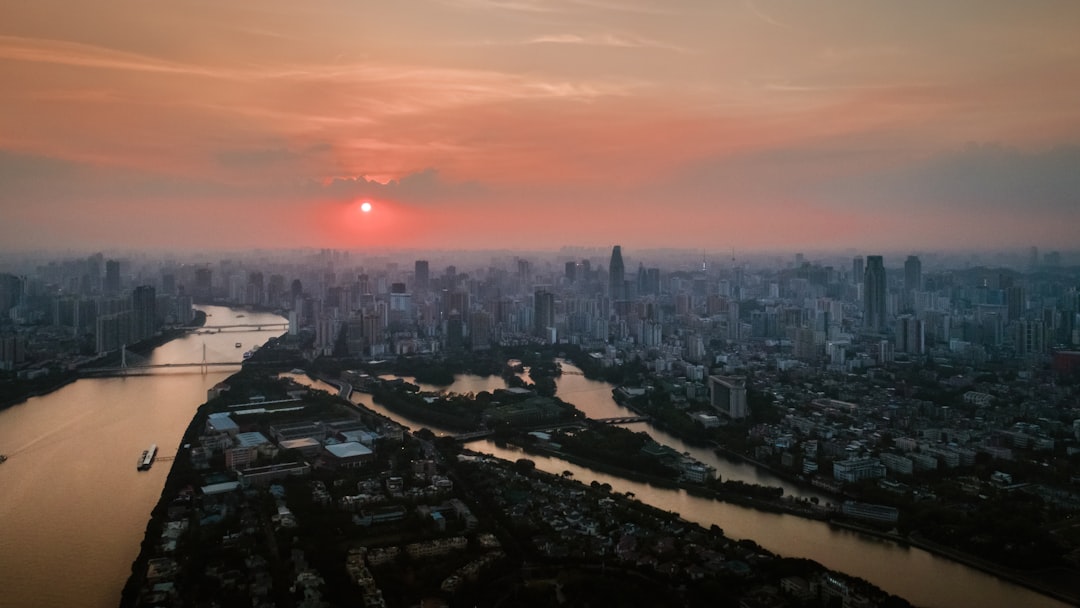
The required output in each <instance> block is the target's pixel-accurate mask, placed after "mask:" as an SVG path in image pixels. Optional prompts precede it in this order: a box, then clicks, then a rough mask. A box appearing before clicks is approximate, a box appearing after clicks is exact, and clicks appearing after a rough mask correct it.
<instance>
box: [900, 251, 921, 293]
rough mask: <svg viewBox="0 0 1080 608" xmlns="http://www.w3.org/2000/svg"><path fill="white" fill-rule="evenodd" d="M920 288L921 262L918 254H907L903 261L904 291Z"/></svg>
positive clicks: (919, 289) (909, 291)
mask: <svg viewBox="0 0 1080 608" xmlns="http://www.w3.org/2000/svg"><path fill="white" fill-rule="evenodd" d="M921 290H922V262H920V261H919V256H917V255H909V256H908V257H907V261H905V262H904V292H905V293H911V292H912V291H921Z"/></svg>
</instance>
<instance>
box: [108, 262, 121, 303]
mask: <svg viewBox="0 0 1080 608" xmlns="http://www.w3.org/2000/svg"><path fill="white" fill-rule="evenodd" d="M105 293H106V294H107V295H110V296H115V295H116V294H118V293H120V262H117V261H116V260H108V261H106V262H105Z"/></svg>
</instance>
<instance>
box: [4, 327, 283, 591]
mask: <svg viewBox="0 0 1080 608" xmlns="http://www.w3.org/2000/svg"><path fill="white" fill-rule="evenodd" d="M205 310H206V311H207V312H208V313H209V314H210V315H211V316H209V317H207V320H206V322H207V325H234V324H242V323H263V322H276V323H279V324H280V323H282V322H283V321H284V320H283V319H282V318H281V317H278V316H276V315H272V314H265V313H253V312H246V313H245V312H244V311H239V310H237V311H233V310H230V309H228V308H222V307H216V306H210V307H206V308H205ZM281 333H282V331H281V329H280V328H277V329H275V330H273V331H270V330H264V331H222V332H221V333H215V334H194V333H193V334H188V335H187V336H184V337H182V338H179V339H177V340H173V341H171V342H169V343H167V344H165V345H163V346H161V347H159V348H157V349H155V350H154V351H153V354H152V355H151V357H150V361H149V362H150V363H189V362H199V361H202V360H203V345H204V344H205V345H206V360H207V361H221V362H239V361H240V360H241V357H242V355H243V352H244V351H245V350H247V349H250V348H251V347H252V346H255V345H261V344H263V343H265V342H266V341H267V340H268V339H269V338H270V337H272V336H275V335H280V334H281ZM236 342H240V343H241V344H242V346H241V347H240V348H237V347H236V346H235V344H236ZM129 363H130V362H129ZM209 369H210V370H211V371H210V372H209V373H205V374H204V373H201V372H199V368H188V369H186V371H183V370H170V371H168V372H161V373H156V374H154V375H152V376H129V377H125V378H94V379H82V380H79V381H77V382H75V383H73V384H69V385H67V386H65V387H64V388H62V389H60V390H58V391H55V392H53V393H50V394H48V395H45V396H43V397H36V398H33V399H30V400H29V401H27V402H26V403H23V404H21V405H16V406H14V407H11V408H8V409H6V410H4V411H2V412H0V452H3V453H5V454H7V455H8V461H7V462H5V463H3V464H0V606H3V607H8V606H10V607H12V608H16V607H17V608H31V607H53V606H55V607H58V608H59V607H65V608H68V607H72V606H79V607H85V608H93V607H101V608H105V607H108V608H115V607H116V606H117V605H118V604H119V602H120V591H121V589H123V587H124V583H125V581H126V580H127V578H128V574H129V573H130V572H131V562H132V561H133V560H134V559H135V557H136V556H137V555H138V553H139V544H140V543H141V542H142V538H143V532H144V531H145V529H146V524H147V521H148V520H149V518H150V511H151V509H153V507H154V505H155V504H157V501H158V498H159V497H160V496H161V489H162V487H163V486H164V483H165V476H166V475H167V474H168V472H169V467H170V466H171V462H170V461H169V460H170V457H171V456H172V455H173V454H175V453H176V449H177V447H178V445H179V442H180V439H181V437H182V436H183V433H184V430H185V429H186V428H187V426H188V424H190V423H191V419H192V416H193V415H194V414H195V410H196V408H198V407H199V405H200V404H202V403H203V402H204V401H206V391H207V389H209V388H210V387H212V386H214V385H215V384H217V383H218V382H221V381H222V380H224V379H225V378H227V377H228V376H229V375H230V374H232V373H234V372H235V371H236V370H237V369H239V365H237V367H236V368H235V369H234V368H229V367H211V368H209ZM152 443H156V444H157V445H158V446H159V451H158V456H159V461H158V462H157V463H156V464H155V465H154V466H153V467H152V468H151V469H150V470H149V471H145V472H139V471H137V470H136V468H135V465H136V461H137V460H138V458H139V455H140V454H142V451H143V450H145V449H146V448H148V447H149V446H150V444H152Z"/></svg>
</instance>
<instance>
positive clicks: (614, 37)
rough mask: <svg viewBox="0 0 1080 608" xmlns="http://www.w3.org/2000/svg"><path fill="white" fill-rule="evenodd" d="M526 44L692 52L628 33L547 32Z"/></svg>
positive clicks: (527, 41)
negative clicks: (585, 33) (584, 33)
mask: <svg viewBox="0 0 1080 608" xmlns="http://www.w3.org/2000/svg"><path fill="white" fill-rule="evenodd" d="M525 44H576V45H582V46H594V47H614V48H626V49H646V48H647V49H663V50H665V51H674V52H676V53H690V52H691V51H690V49H687V48H685V47H681V46H678V45H674V44H668V43H666V42H662V41H660V40H652V39H649V38H643V37H640V36H634V35H627V34H587V35H580V34H547V35H543V36H536V37H535V38H530V39H528V40H526V41H525Z"/></svg>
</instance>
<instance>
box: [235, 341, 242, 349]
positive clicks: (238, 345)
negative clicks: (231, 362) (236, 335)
mask: <svg viewBox="0 0 1080 608" xmlns="http://www.w3.org/2000/svg"><path fill="white" fill-rule="evenodd" d="M235 346H236V348H240V347H241V346H243V344H240V343H239V342H237V343H236V344H235Z"/></svg>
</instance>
